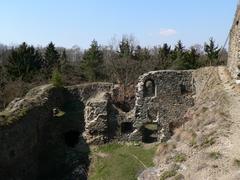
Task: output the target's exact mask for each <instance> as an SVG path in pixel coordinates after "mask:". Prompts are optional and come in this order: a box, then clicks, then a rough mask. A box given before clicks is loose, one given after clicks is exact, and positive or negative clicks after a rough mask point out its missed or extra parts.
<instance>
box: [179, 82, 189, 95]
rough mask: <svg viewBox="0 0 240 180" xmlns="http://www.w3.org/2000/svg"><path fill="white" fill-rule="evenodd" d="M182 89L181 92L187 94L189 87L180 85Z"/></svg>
mask: <svg viewBox="0 0 240 180" xmlns="http://www.w3.org/2000/svg"><path fill="white" fill-rule="evenodd" d="M180 90H181V94H187V93H188V90H187V87H186V86H185V85H183V84H181V85H180Z"/></svg>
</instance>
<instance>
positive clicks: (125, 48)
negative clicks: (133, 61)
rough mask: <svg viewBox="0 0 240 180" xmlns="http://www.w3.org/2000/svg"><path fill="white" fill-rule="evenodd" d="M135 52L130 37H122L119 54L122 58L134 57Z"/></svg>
mask: <svg viewBox="0 0 240 180" xmlns="http://www.w3.org/2000/svg"><path fill="white" fill-rule="evenodd" d="M133 52H134V47H133V45H132V44H131V42H130V40H129V39H128V38H122V41H121V42H120V43H119V51H118V55H119V57H120V58H132V57H133V56H134V55H133Z"/></svg>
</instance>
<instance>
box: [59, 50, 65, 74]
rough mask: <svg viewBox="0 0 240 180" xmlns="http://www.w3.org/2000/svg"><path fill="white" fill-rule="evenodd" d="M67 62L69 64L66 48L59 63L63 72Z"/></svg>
mask: <svg viewBox="0 0 240 180" xmlns="http://www.w3.org/2000/svg"><path fill="white" fill-rule="evenodd" d="M66 64H67V54H66V50H65V49H64V50H63V52H62V54H61V57H60V64H59V66H60V68H59V69H60V71H61V72H62V71H64V69H65V66H66Z"/></svg>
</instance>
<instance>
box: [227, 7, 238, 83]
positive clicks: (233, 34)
mask: <svg viewBox="0 0 240 180" xmlns="http://www.w3.org/2000/svg"><path fill="white" fill-rule="evenodd" d="M228 68H229V70H230V72H231V74H232V76H233V78H235V79H240V5H238V6H237V11H236V14H235V18H234V21H233V25H232V28H231V30H230V40H229V51H228Z"/></svg>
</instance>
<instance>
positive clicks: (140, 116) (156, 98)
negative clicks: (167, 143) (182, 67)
mask: <svg viewBox="0 0 240 180" xmlns="http://www.w3.org/2000/svg"><path fill="white" fill-rule="evenodd" d="M194 93H195V88H194V81H193V78H192V71H171V70H168V71H153V72H149V73H146V74H144V75H142V76H140V78H139V82H138V85H137V92H136V104H135V122H134V127H135V128H136V130H135V132H134V133H133V137H134V136H135V137H136V135H137V134H139V133H140V134H141V135H143V134H142V131H143V128H144V126H145V125H149V124H151V125H152V126H153V125H155V126H156V129H155V130H156V131H157V137H156V138H157V140H160V141H162V140H166V139H168V138H169V136H170V134H171V128H174V127H176V126H177V125H178V124H180V121H181V120H182V119H183V116H184V114H185V113H186V111H187V110H188V108H190V107H191V106H193V105H194V99H193V95H194ZM137 136H138V135H137Z"/></svg>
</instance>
